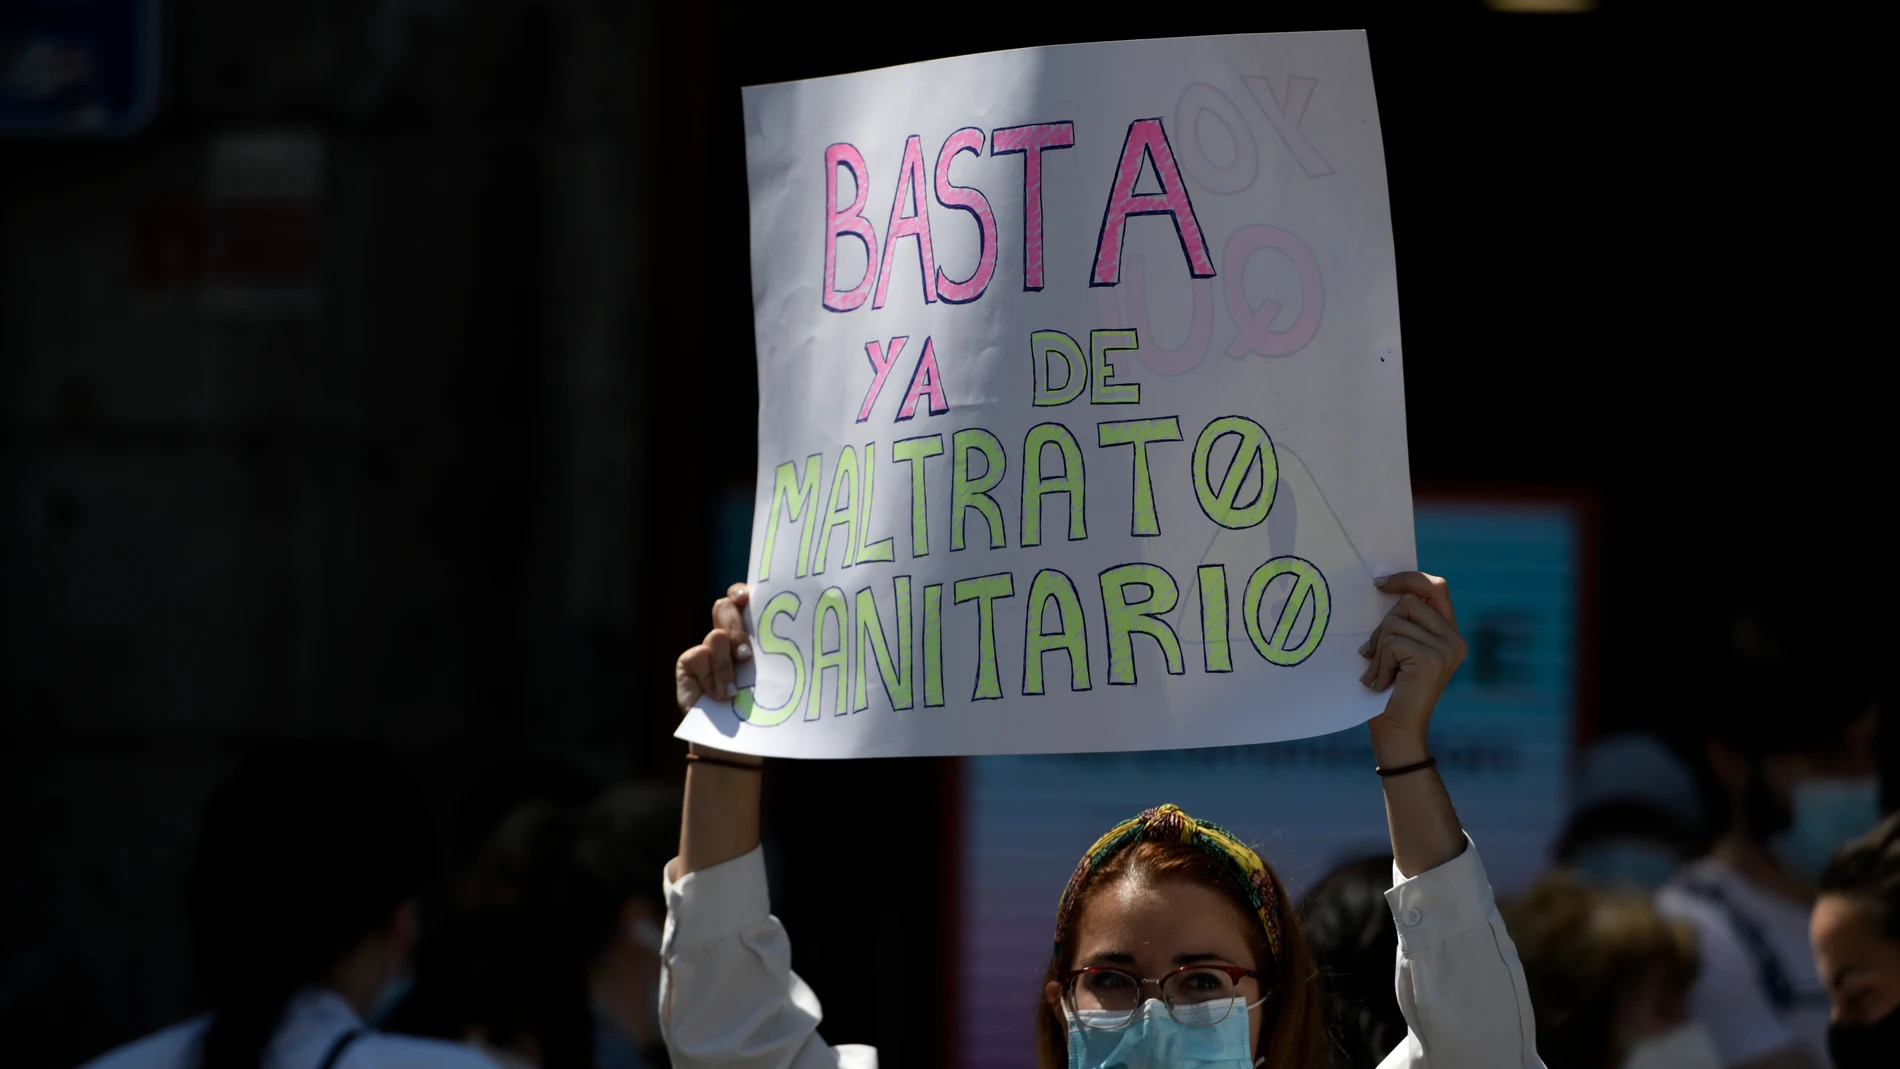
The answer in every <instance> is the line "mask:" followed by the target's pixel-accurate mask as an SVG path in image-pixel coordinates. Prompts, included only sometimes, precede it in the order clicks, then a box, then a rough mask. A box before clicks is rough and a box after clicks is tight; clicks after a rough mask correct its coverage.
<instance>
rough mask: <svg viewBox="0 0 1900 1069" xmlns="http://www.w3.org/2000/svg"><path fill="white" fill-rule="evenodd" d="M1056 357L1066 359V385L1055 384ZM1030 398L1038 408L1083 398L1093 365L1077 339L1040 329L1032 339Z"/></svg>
mask: <svg viewBox="0 0 1900 1069" xmlns="http://www.w3.org/2000/svg"><path fill="white" fill-rule="evenodd" d="M1052 356H1056V357H1061V358H1062V369H1063V374H1062V385H1060V386H1055V385H1051V383H1050V380H1051V378H1052V377H1053V376H1051V375H1050V373H1049V372H1050V368H1051V363H1050V360H1049V358H1050V357H1052ZM1029 374H1030V380H1031V381H1030V397H1031V398H1032V399H1033V400H1032V402H1031V403H1033V404H1034V405H1035V406H1036V407H1037V408H1048V407H1052V406H1054V405H1066V404H1068V403H1069V402H1070V401H1073V400H1075V399H1076V398H1078V397H1080V396H1082V391H1083V390H1085V389H1087V388H1088V385H1089V363H1088V360H1087V359H1086V358H1084V357H1083V356H1082V347H1081V346H1080V345H1077V344H1076V343H1075V339H1074V338H1071V337H1069V336H1068V335H1067V334H1064V333H1063V332H1061V331H1059V330H1039V331H1036V332H1035V333H1033V334H1031V335H1030V336H1029Z"/></svg>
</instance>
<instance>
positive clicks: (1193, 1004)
mask: <svg viewBox="0 0 1900 1069" xmlns="http://www.w3.org/2000/svg"><path fill="white" fill-rule="evenodd" d="M1249 979H1251V980H1255V981H1258V980H1259V979H1260V974H1259V973H1257V972H1255V971H1253V970H1252V969H1243V968H1241V967H1240V966H1238V965H1184V966H1182V967H1181V968H1179V969H1176V970H1174V971H1173V972H1171V973H1169V974H1168V975H1166V976H1164V977H1162V978H1161V979H1159V980H1146V979H1143V978H1141V977H1139V976H1136V975H1135V974H1134V973H1131V972H1128V971H1126V970H1123V969H1110V968H1087V969H1073V970H1071V971H1069V972H1066V973H1063V974H1062V975H1060V976H1058V977H1056V981H1057V982H1058V983H1060V984H1061V985H1062V1002H1063V1005H1064V1006H1066V1007H1067V1008H1068V1009H1069V1011H1070V1012H1071V1013H1073V1014H1074V1015H1075V1017H1076V1019H1077V1020H1079V1021H1081V1022H1082V1027H1084V1028H1098V1029H1103V1030H1113V1029H1117V1028H1126V1027H1128V1024H1129V1022H1130V1021H1133V1020H1134V1019H1135V1014H1136V1013H1138V1012H1139V1011H1140V1009H1141V1003H1142V997H1141V996H1142V992H1143V991H1144V990H1145V989H1146V987H1147V986H1148V985H1149V984H1153V985H1155V986H1156V987H1158V988H1159V989H1160V990H1161V1002H1162V1004H1163V1005H1165V1006H1166V1007H1167V1008H1168V1016H1170V1017H1172V1018H1174V1019H1175V1020H1176V1021H1179V1022H1180V1023H1182V1024H1184V1025H1188V1026H1190V1027H1195V1028H1211V1027H1213V1026H1214V1025H1217V1024H1219V1023H1221V1022H1222V1021H1224V1020H1226V1019H1227V1016H1228V1014H1230V1013H1232V1012H1233V1009H1234V1000H1235V999H1237V998H1240V997H1241V996H1240V982H1241V981H1242V980H1249ZM1265 1001H1266V999H1265V998H1264V997H1263V998H1261V999H1260V1000H1259V1001H1258V1002H1252V1003H1248V1004H1247V1009H1249V1010H1251V1009H1253V1008H1254V1007H1255V1006H1258V1005H1260V1004H1261V1003H1262V1002H1265Z"/></svg>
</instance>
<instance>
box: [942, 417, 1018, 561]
mask: <svg viewBox="0 0 1900 1069" xmlns="http://www.w3.org/2000/svg"><path fill="white" fill-rule="evenodd" d="M950 449H951V452H952V453H954V454H955V455H956V462H955V464H953V465H952V467H951V471H950V548H951V549H952V550H958V549H962V548H963V521H964V519H965V518H966V513H967V511H968V510H970V509H975V510H976V511H977V513H978V514H979V515H981V516H982V517H983V521H984V522H985V523H987V524H989V529H990V548H991V549H1001V548H1003V546H1004V545H1005V544H1006V542H1007V534H1006V533H1005V531H1004V530H1003V510H1002V509H1000V508H998V507H997V506H996V499H995V498H993V497H991V496H990V491H991V490H994V489H995V488H996V484H997V483H1000V482H1002V481H1003V471H1004V468H1005V466H1006V464H1007V461H1005V460H1004V458H1003V443H1001V442H999V441H997V440H996V436H995V435H994V434H991V433H990V432H988V431H986V430H984V429H983V428H981V427H965V428H964V429H963V430H960V431H958V432H956V434H955V435H953V436H952V437H951V439H950ZM972 452H979V453H982V454H983V459H984V460H985V462H986V463H987V466H986V467H985V468H984V469H983V474H981V475H979V476H977V477H976V478H974V479H972V478H970V454H971V453H972Z"/></svg>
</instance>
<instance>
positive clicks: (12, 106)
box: [0, 0, 160, 137]
mask: <svg viewBox="0 0 1900 1069" xmlns="http://www.w3.org/2000/svg"><path fill="white" fill-rule="evenodd" d="M159 8H160V0H0V135H6V136H13V137H131V136H133V135H135V134H138V133H140V132H141V131H143V130H144V129H145V128H146V126H148V125H150V123H151V121H152V115H153V114H154V113H155V112H156V111H157V109H158V89H159V77H158V62H159Z"/></svg>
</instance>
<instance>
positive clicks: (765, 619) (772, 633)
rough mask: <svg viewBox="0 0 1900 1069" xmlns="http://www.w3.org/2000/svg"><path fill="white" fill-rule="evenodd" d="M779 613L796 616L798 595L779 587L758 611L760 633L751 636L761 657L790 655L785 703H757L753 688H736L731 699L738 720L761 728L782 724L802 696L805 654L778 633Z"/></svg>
mask: <svg viewBox="0 0 1900 1069" xmlns="http://www.w3.org/2000/svg"><path fill="white" fill-rule="evenodd" d="M781 616H789V617H791V618H792V619H794V620H796V619H798V595H797V594H794V593H792V592H791V591H789V590H782V591H780V592H778V593H777V594H774V595H772V600H770V601H768V602H766V603H765V608H764V609H763V610H762V611H760V613H759V633H758V634H757V635H756V636H754V638H755V639H756V640H757V641H758V644H759V653H760V654H761V655H762V656H766V655H769V656H776V657H789V658H791V661H792V692H791V693H790V694H788V695H786V697H785V704H783V705H780V706H778V707H776V708H771V709H768V708H766V707H764V706H762V705H759V704H757V701H756V699H755V697H754V695H753V693H752V691H753V688H752V687H741V688H739V694H738V696H737V697H735V698H734V699H733V701H732V708H733V711H734V712H737V713H738V714H739V719H741V720H743V721H745V722H746V723H748V724H752V725H754V726H757V727H762V728H769V727H773V726H775V725H778V724H783V723H784V722H785V721H787V720H789V719H791V717H792V714H793V713H796V712H797V711H798V707H799V705H800V704H801V702H802V700H803V699H804V697H805V654H804V652H803V651H801V650H800V649H799V648H798V643H796V642H793V641H791V640H790V639H787V638H782V637H780V636H779V633H778V631H777V630H776V627H775V625H776V624H777V623H778V618H779V617H781Z"/></svg>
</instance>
